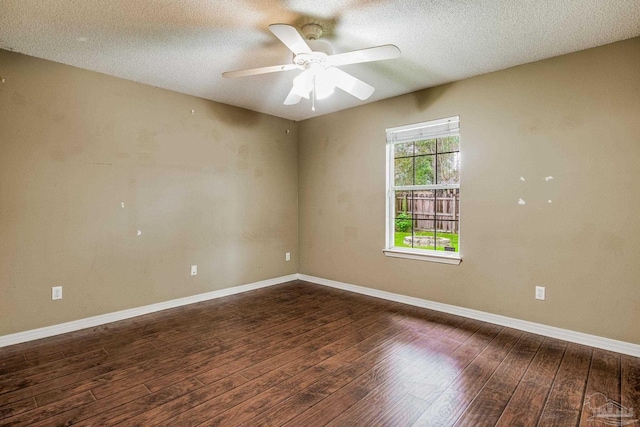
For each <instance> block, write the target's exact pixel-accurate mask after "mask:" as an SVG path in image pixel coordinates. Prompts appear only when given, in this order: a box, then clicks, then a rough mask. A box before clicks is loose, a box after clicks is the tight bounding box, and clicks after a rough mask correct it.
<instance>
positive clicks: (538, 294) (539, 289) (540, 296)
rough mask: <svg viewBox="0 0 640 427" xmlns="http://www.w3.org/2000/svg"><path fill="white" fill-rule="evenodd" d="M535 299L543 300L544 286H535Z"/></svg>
mask: <svg viewBox="0 0 640 427" xmlns="http://www.w3.org/2000/svg"><path fill="white" fill-rule="evenodd" d="M536 299H541V300H544V299H545V288H544V286H536Z"/></svg>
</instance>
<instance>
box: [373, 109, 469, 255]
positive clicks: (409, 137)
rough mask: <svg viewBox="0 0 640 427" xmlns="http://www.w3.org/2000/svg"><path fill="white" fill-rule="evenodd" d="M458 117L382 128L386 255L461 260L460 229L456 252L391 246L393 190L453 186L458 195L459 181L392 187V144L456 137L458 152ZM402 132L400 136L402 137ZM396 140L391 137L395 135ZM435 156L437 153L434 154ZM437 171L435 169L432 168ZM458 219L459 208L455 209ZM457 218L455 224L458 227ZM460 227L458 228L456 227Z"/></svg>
mask: <svg viewBox="0 0 640 427" xmlns="http://www.w3.org/2000/svg"><path fill="white" fill-rule="evenodd" d="M459 123H460V117H459V116H453V117H447V118H443V119H437V120H430V121H427V122H422V123H415V124H411V125H405V126H398V127H394V128H388V129H386V133H387V143H386V203H385V212H386V213H385V248H384V249H383V252H384V254H385V255H386V256H389V257H396V258H406V259H415V260H422V261H431V262H439V263H445V264H454V265H458V264H460V262H461V261H462V256H461V252H460V231H458V252H446V251H437V250H434V249H418V248H406V247H397V246H395V219H396V217H395V203H396V201H395V198H396V192H397V191H411V190H414V191H419V190H444V189H457V190H458V194H460V182H458V184H428V185H402V186H395V185H394V183H395V170H394V164H395V156H394V146H395V145H396V144H398V143H408V142H415V141H423V140H426V139H435V138H440V137H446V136H454V135H457V136H458V152H460V128H459ZM403 134H404V136H402V135H403ZM398 136H399V138H400V140H395V137H398ZM436 155H437V154H436ZM436 173H437V171H436ZM458 218H459V211H458ZM460 224H461V223H460V219H458V227H460ZM458 230H460V228H458Z"/></svg>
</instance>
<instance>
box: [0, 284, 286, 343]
mask: <svg viewBox="0 0 640 427" xmlns="http://www.w3.org/2000/svg"><path fill="white" fill-rule="evenodd" d="M296 279H298V275H297V274H291V275H289V276H282V277H276V278H274V279H267V280H261V281H259V282H254V283H249V284H246V285H240V286H233V287H230V288H225V289H220V290H217V291H211V292H206V293H203V294H198V295H192V296H189V297H184V298H178V299H174V300H170V301H164V302H160V303H157V304H151V305H145V306H142V307H136V308H131V309H128V310H122V311H116V312H113V313H107V314H102V315H99V316H93V317H87V318H85V319H80V320H74V321H72V322H66V323H60V324H58V325H53V326H46V327H44V328H38V329H32V330H29V331H24V332H18V333H15V334H10V335H4V336H0V347H6V346H8V345H13V344H19V343H23V342H27V341H33V340H37V339H41V338H47V337H52V336H54V335H60V334H65V333H67V332H73V331H78V330H80V329H85V328H92V327H95V326H99V325H104V324H105V323H111V322H117V321H119V320H125V319H130V318H132V317H136V316H141V315H143V314H149V313H153V312H156V311H161V310H166V309H168V308H174V307H180V306H183V305H188V304H194V303H197V302H202V301H208V300H212V299H216V298H222V297H226V296H229V295H234V294H239V293H242V292H248V291H253V290H255V289H260V288H265V287H267V286H273V285H278V284H280V283H285V282H290V281H292V280H296Z"/></svg>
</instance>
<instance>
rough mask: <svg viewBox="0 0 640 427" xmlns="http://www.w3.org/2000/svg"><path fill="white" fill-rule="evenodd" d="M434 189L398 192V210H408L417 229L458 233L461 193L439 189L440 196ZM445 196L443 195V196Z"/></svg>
mask: <svg viewBox="0 0 640 427" xmlns="http://www.w3.org/2000/svg"><path fill="white" fill-rule="evenodd" d="M434 196H435V193H434V192H432V191H414V192H413V194H411V192H410V191H407V192H404V191H403V192H397V193H396V212H397V213H401V212H406V213H408V214H409V215H411V217H412V218H413V228H414V230H416V231H433V230H434V228H435V229H436V230H438V231H442V232H445V233H458V232H459V220H460V193H459V192H458V191H448V190H438V197H434ZM442 196H443V197H442Z"/></svg>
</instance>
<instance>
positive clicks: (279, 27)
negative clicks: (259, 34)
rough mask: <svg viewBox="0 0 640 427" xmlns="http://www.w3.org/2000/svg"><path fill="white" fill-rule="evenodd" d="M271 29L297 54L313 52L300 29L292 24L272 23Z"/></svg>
mask: <svg viewBox="0 0 640 427" xmlns="http://www.w3.org/2000/svg"><path fill="white" fill-rule="evenodd" d="M269 29H270V30H271V32H272V33H273V34H274V35H275V36H276V37H277V38H279V39H280V41H281V42H282V43H284V44H285V45H286V46H287V47H288V48H289V50H291V52H293V53H295V54H296V55H298V54H300V53H311V48H310V47H309V45H308V44H307V42H305V41H304V39H303V38H302V36H301V35H300V33H299V32H298V30H296V29H295V28H293V27H292V26H291V25H287V24H271V25H269Z"/></svg>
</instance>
